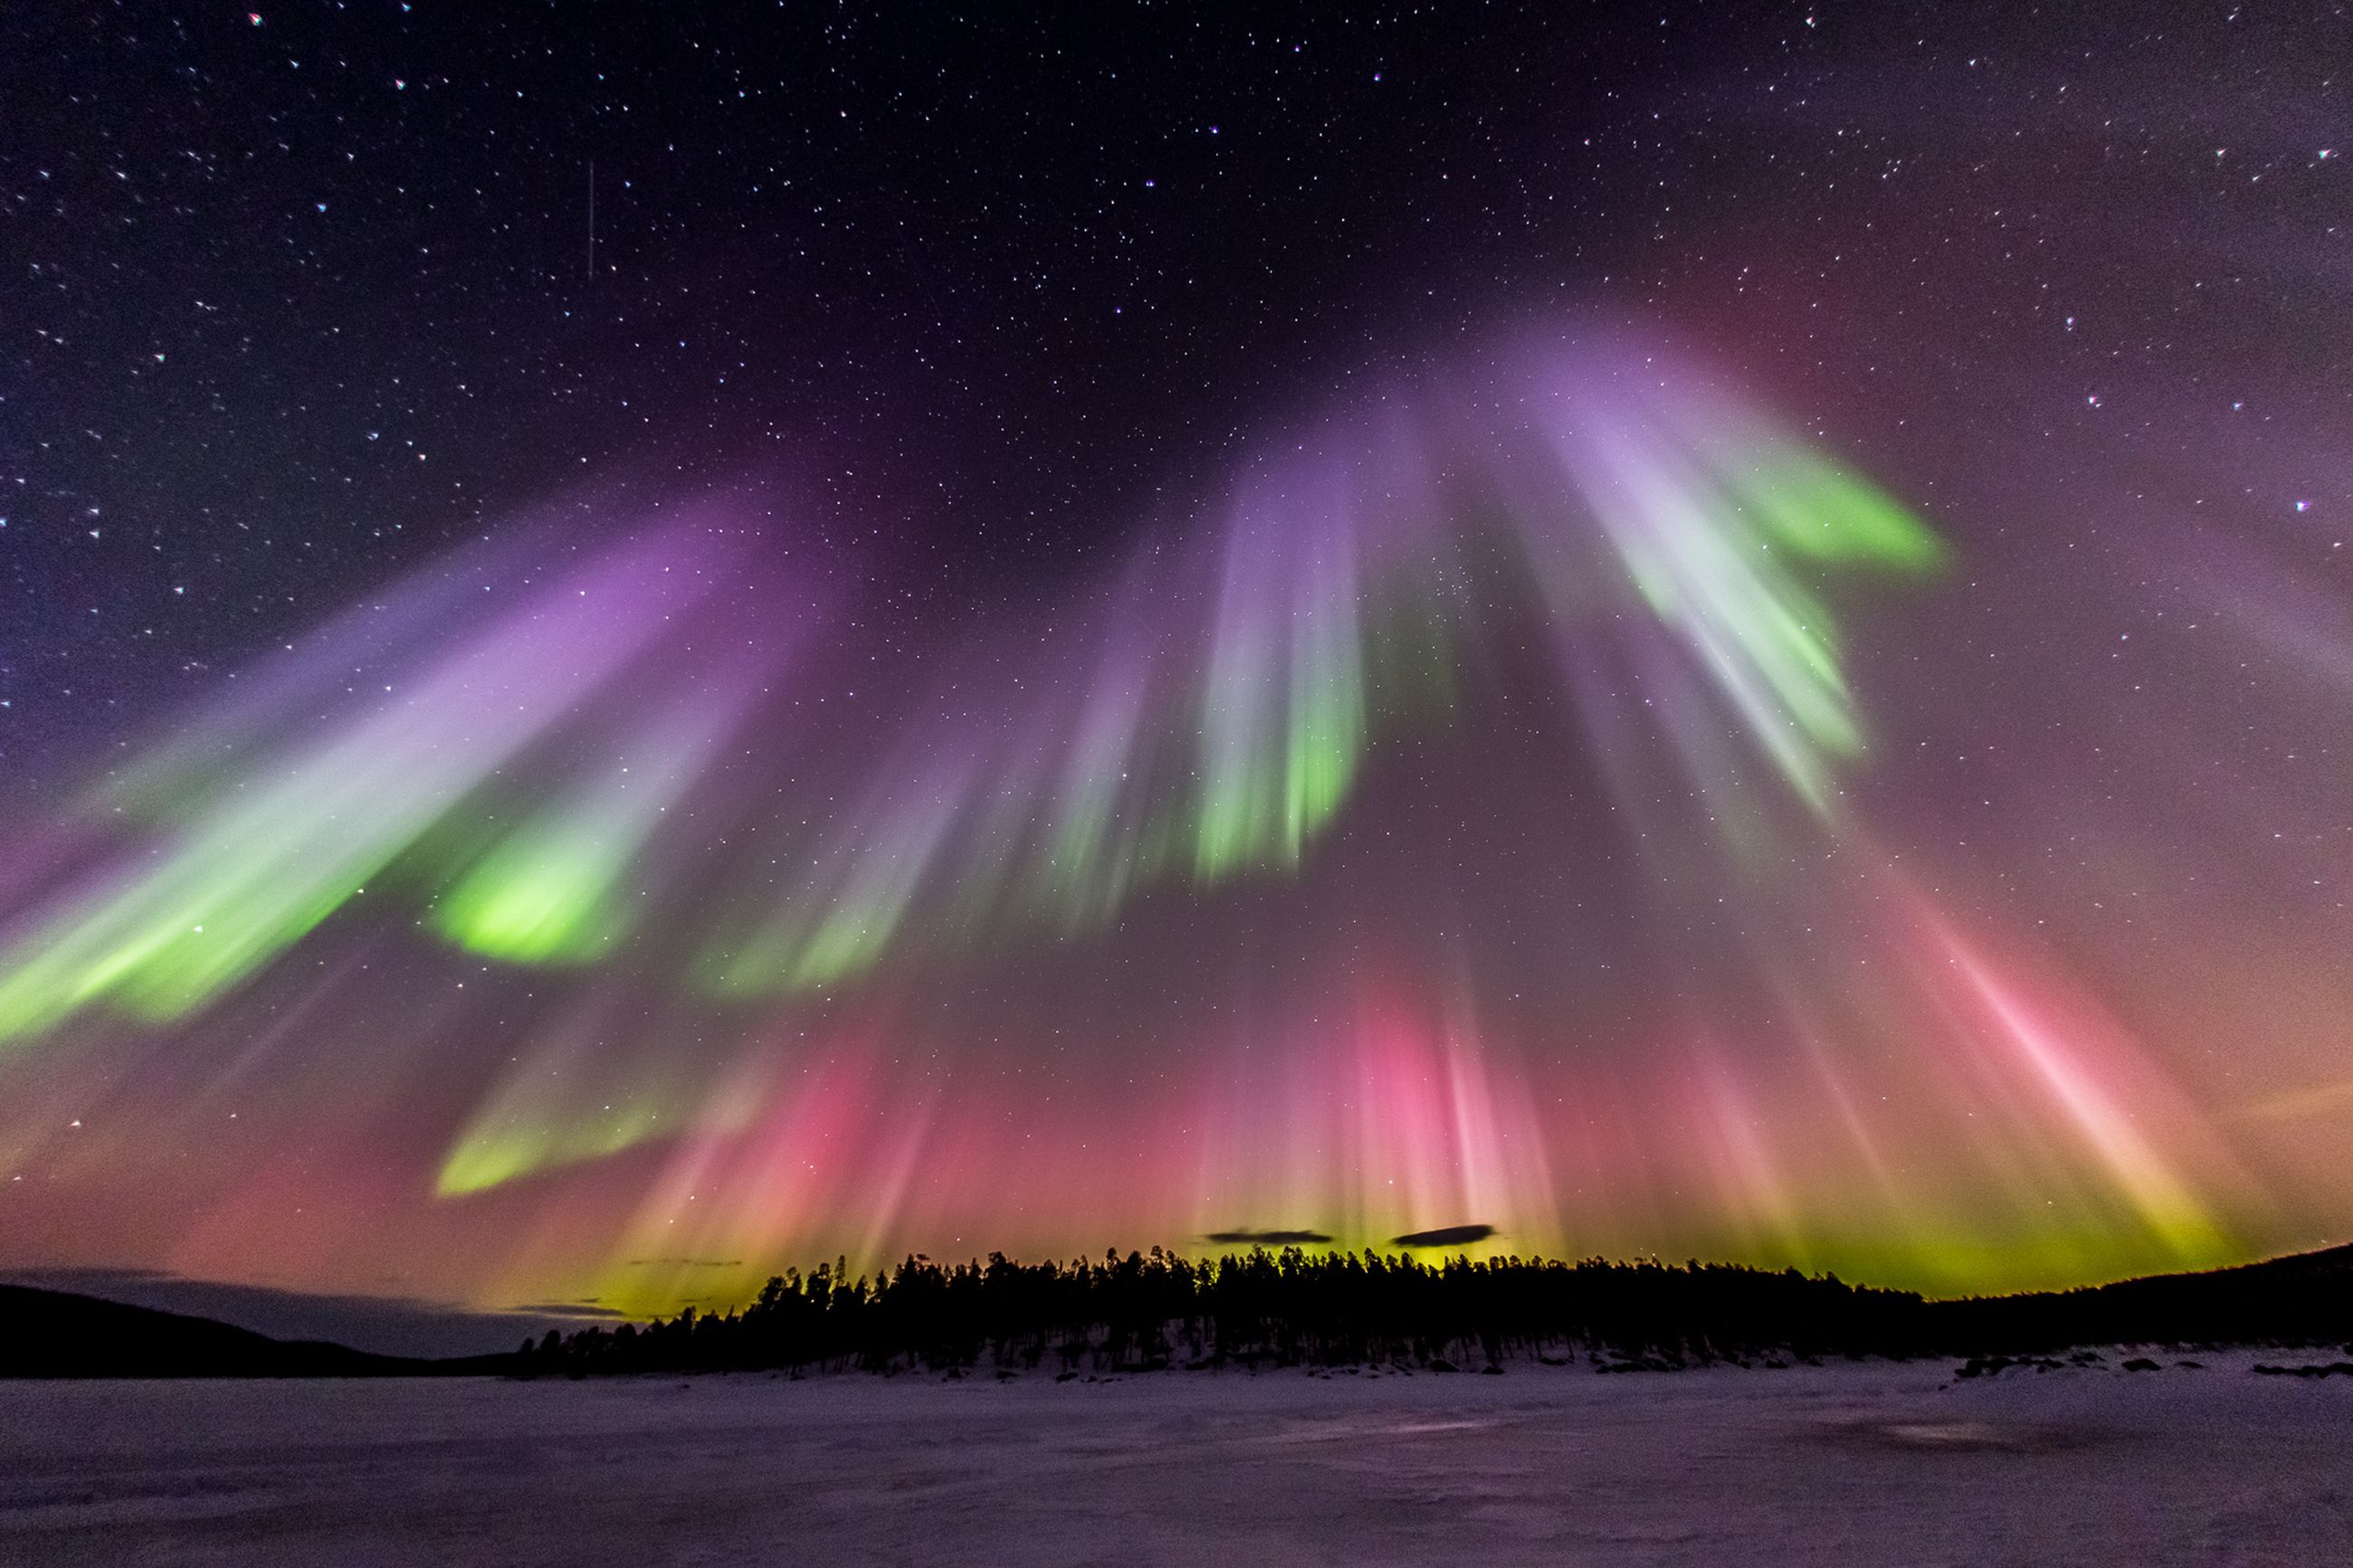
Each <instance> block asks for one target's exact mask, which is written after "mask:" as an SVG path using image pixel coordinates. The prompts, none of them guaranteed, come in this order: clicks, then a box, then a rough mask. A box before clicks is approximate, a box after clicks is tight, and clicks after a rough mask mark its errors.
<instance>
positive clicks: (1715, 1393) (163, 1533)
mask: <svg viewBox="0 0 2353 1568" xmlns="http://www.w3.org/2000/svg"><path fill="white" fill-rule="evenodd" d="M2130 1353H2132V1352H2107V1355H2106V1357H2105V1361H2104V1362H2103V1363H2101V1364H2100V1365H2097V1366H2094V1367H2083V1368H2075V1367H2070V1368H2066V1369H2063V1370H2051V1371H2036V1370H2034V1369H2032V1368H2027V1369H2017V1368H2013V1369H2011V1370H2009V1371H2007V1372H2004V1373H2000V1375H1998V1376H1993V1377H1976V1378H1970V1379H1966V1380H1958V1379H1956V1378H1955V1377H1954V1376H1953V1373H1954V1370H1955V1368H1954V1366H1953V1363H1909V1364H1887V1363H1836V1364H1831V1365H1827V1366H1822V1367H1794V1368H1790V1369H1788V1370H1782V1371H1770V1370H1764V1369H1757V1370H1741V1369H1737V1368H1717V1369H1713V1370H1708V1371H1704V1372H1703V1371H1694V1372H1684V1373H1630V1374H1626V1375H1619V1376H1600V1375H1597V1374H1595V1373H1593V1372H1591V1371H1590V1370H1588V1369H1587V1368H1585V1367H1583V1366H1577V1367H1547V1366H1536V1365H1528V1364H1518V1365H1514V1367H1513V1368H1512V1370H1511V1371H1510V1372H1509V1373H1506V1374H1505V1375H1504V1376H1500V1377H1492V1376H1480V1375H1472V1374H1461V1373H1458V1374H1454V1375H1444V1374H1431V1373H1420V1374H1414V1375H1405V1376H1400V1375H1397V1374H1382V1375H1374V1374H1369V1373H1356V1374H1350V1373H1335V1374H1331V1375H1320V1374H1309V1373H1302V1372H1299V1371H1296V1370H1293V1371H1287V1372H1282V1373H1261V1374H1258V1375H1254V1376H1253V1375H1249V1374H1244V1373H1160V1374H1155V1375H1146V1376H1140V1377H1128V1378H1122V1379H1117V1380H1113V1381H1110V1382H1107V1383H1090V1382H1085V1381H1078V1382H1071V1383H1060V1384H1058V1383H1056V1382H1054V1381H1052V1380H1051V1379H1050V1378H1046V1377H1041V1376H1031V1377H1027V1378H1023V1379H1020V1380H1018V1381H1014V1382H1010V1383H1001V1382H997V1381H995V1380H993V1379H987V1378H979V1379H973V1380H970V1381H961V1382H942V1381H939V1380H936V1379H931V1378H921V1379H918V1378H913V1377H901V1378H896V1379H889V1380H884V1379H878V1378H871V1377H866V1376H854V1375H853V1376H837V1377H817V1378H810V1379H808V1380H807V1381H793V1380H791V1379H786V1378H773V1379H772V1378H770V1377H768V1376H766V1375H765V1374H760V1375H736V1376H728V1377H717V1376H713V1377H700V1378H691V1379H680V1378H647V1379H642V1380H615V1381H606V1382H591V1383H581V1384H574V1383H564V1382H554V1383H534V1384H512V1383H504V1382H496V1381H490V1380H447V1381H383V1382H325V1381H322V1382H295V1383H244V1384H237V1383H211V1382H190V1383H111V1384H109V1383H80V1384H69V1383H50V1384H13V1385H0V1562H4V1563H10V1564H26V1565H28V1568H29V1565H36V1564H47V1563H132V1564H142V1563H159V1564H160V1563H171V1564H183V1563H191V1564H193V1563H204V1564H214V1563H219V1564H231V1563H233V1564H237V1565H238V1568H256V1565H268V1564H278V1563H305V1564H309V1563H332V1564H337V1565H338V1568H367V1565H374V1564H400V1565H401V1568H415V1565H418V1564H438V1563H447V1564H475V1563H509V1564H548V1565H551V1568H553V1565H558V1564H560V1565H562V1568H593V1565H596V1564H604V1563H612V1564H617V1565H627V1568H649V1565H653V1564H663V1563H712V1564H726V1565H728V1568H753V1565H756V1564H767V1563H825V1564H828V1568H831V1565H837V1564H854V1563H1069V1564H1082V1563H1084V1564H1105V1565H1110V1564H1117V1565H1119V1568H1136V1565H1142V1564H1161V1563H1170V1564H1174V1563H1187V1564H1207V1565H1211V1568H1252V1565H1256V1564H1261V1563H1281V1564H1291V1563H1299V1564H1322V1563H1331V1564H1348V1565H1350V1568H1361V1565H1366V1564H1380V1563H1551V1564H1562V1563H1639V1564H1652V1563H1659V1564H1667V1563H1672V1564H1686V1563H1687V1564H1694V1565H1699V1564H1704V1565H1706V1568H1723V1565H1726V1564H1739V1563H1774V1564H1807V1563H1907V1564H1919V1565H1924V1568H1925V1565H1932V1564H1939V1563H1945V1564H1960V1563H1971V1564H1975V1563H1986V1564H1995V1563H2000V1564H2022V1563H2035V1564H2068V1563H2082V1564H2099V1565H2101V1568H2109V1565H2113V1564H2118V1563H2131V1564H2136V1565H2139V1568H2157V1565H2160V1564H2170V1563H2200V1564H2207V1563H2213V1564H2231V1565H2232V1568H2263V1565H2269V1564H2279V1565H2288V1564H2293V1565H2295V1568H2309V1565H2312V1564H2339V1563H2353V1377H2331V1378H2326V1379H2320V1378H2296V1377H2284V1376H2269V1375H2259V1374H2257V1373H2254V1372H2253V1370H2252V1368H2253V1363H2255V1362H2258V1361H2266V1360H2268V1361H2271V1362H2274V1363H2276V1362H2280V1361H2287V1362H2291V1363H2293V1362H2299V1361H2302V1360H2306V1359H2309V1358H2306V1357H2305V1356H2303V1355H2301V1354H2300V1353H2298V1352H2284V1353H2283V1352H2271V1353H2270V1354H2269V1355H2268V1356H2266V1355H2259V1354H2252V1353H2245V1352H2233V1353H2217V1354H2205V1355H2195V1356H2185V1355H2183V1354H2182V1353H2180V1352H2150V1353H2151V1354H2152V1355H2153V1356H2154V1358H2155V1359H2156V1360H2158V1362H2159V1363H2161V1364H2160V1368H2159V1370H2156V1371H2142V1372H2126V1371H2124V1370H2122V1363H2123V1361H2124V1359H2125V1357H2126V1355H2127V1354H2130ZM2185 1359H2195V1360H2199V1361H2202V1362H2203V1363H2205V1365H2204V1366H2203V1367H2202V1368H2194V1369H2193V1368H2189V1367H2184V1366H2182V1365H2180V1364H2179V1363H2180V1362H2182V1361H2183V1360H2185ZM2322 1359H2327V1358H2322Z"/></svg>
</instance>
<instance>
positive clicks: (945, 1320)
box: [515, 1247, 2353, 1377]
mask: <svg viewBox="0 0 2353 1568" xmlns="http://www.w3.org/2000/svg"><path fill="white" fill-rule="evenodd" d="M2348 1337H2353V1248H2337V1249H2334V1250H2333V1251H2331V1252H2327V1253H2316V1254H2307V1255H2305V1256H2303V1257H2301V1258H2278V1259H2274V1260H2272V1261H2270V1262H2268V1263H2262V1264H2254V1265H2250V1266H2248V1267H2246V1268H2235V1269H2224V1270H2219V1271H2216V1272H2212V1273H2206V1274H2189V1275H2168V1276H2159V1277H2156V1278H2152V1279H2137V1280H2127V1281H2124V1282H2121V1283H2119V1284H2116V1285H2108V1286H2102V1287H2098V1288H2095V1289H2084V1290H2073V1291H2066V1292H2057V1293H2052V1292H2043V1293H2035V1294H2029V1295H2019V1296H2008V1297H1997V1298H1973V1299H1969V1300H1957V1301H1931V1300H1926V1299H1924V1298H1923V1297H1921V1296H1919V1295H1918V1294H1916V1293H1915V1292H1912V1291H1907V1290H1892V1289H1877V1288H1873V1287H1857V1286H1852V1285H1849V1284H1847V1283H1846V1282H1844V1281H1843V1280H1841V1279H1839V1278H1838V1277H1837V1276H1836V1275H1832V1274H1824V1275H1807V1274H1803V1273H1800V1272H1799V1270H1797V1269H1795V1268H1789V1269H1784V1270H1781V1271H1778V1272H1775V1271H1770V1270H1766V1269H1759V1268H1747V1267H1744V1266H1740V1265H1736V1264H1713V1263H1711V1264H1703V1263H1699V1262H1696V1261H1694V1262H1691V1263H1687V1264H1684V1265H1682V1266H1680V1267H1677V1266H1673V1265H1666V1264H1661V1263H1657V1262H1649V1261H1646V1262H1632V1263H1626V1262H1611V1261H1607V1260H1604V1259H1601V1258H1588V1259H1586V1260H1584V1261H1582V1262H1575V1263H1569V1262H1561V1261H1555V1260H1547V1259H1544V1258H1529V1259H1522V1258H1491V1259H1487V1260H1484V1261H1478V1262H1474V1261H1472V1260H1471V1259H1470V1258H1467V1257H1461V1256H1458V1257H1455V1258H1448V1259H1445V1260H1443V1261H1440V1262H1434V1263H1431V1262H1423V1261H1421V1260H1419V1259H1417V1258H1412V1257H1410V1256H1408V1255H1402V1254H1397V1255H1383V1254H1381V1253H1378V1252H1376V1251H1371V1250H1367V1251H1365V1252H1362V1253H1349V1252H1314V1253H1311V1252H1308V1251H1306V1250H1305V1249H1303V1248H1301V1247H1283V1248H1282V1249H1280V1250H1269V1249H1267V1248H1264V1247H1258V1248H1253V1249H1252V1250H1250V1251H1249V1252H1246V1253H1240V1254H1228V1255H1225V1256H1222V1257H1218V1258H1205V1259H1194V1258H1187V1257H1184V1256H1182V1255H1180V1254H1177V1253H1174V1252H1169V1251H1166V1250H1164V1249H1162V1248H1160V1247H1154V1248H1153V1249H1152V1250H1151V1251H1150V1252H1149V1253H1139V1252H1130V1253H1129V1254H1127V1256H1125V1257H1124V1258H1123V1257H1120V1256H1119V1255H1118V1254H1117V1253H1116V1252H1108V1253H1106V1254H1104V1256H1103V1258H1102V1259H1101V1260H1100V1261H1095V1260H1090V1259H1086V1258H1078V1259H1073V1260H1071V1262H1068V1263H1057V1262H1044V1263H1019V1262H1016V1261H1014V1260H1012V1259H1010V1258H1007V1257H1005V1256H1004V1255H1003V1254H1002V1253H991V1254H990V1255H989V1258H988V1259H987V1262H985V1263H983V1262H980V1261H977V1260H975V1261H971V1262H966V1263H960V1264H955V1265H953V1266H946V1265H942V1264H940V1263H937V1262H934V1261H933V1260H932V1259H930V1258H925V1257H923V1256H920V1255H918V1256H915V1257H911V1258H908V1259H906V1260H905V1261H904V1262H903V1263H902V1264H901V1265H900V1266H899V1267H898V1268H896V1269H885V1270H883V1271H881V1273H879V1274H878V1275H876V1276H874V1277H872V1278H869V1277H867V1276H864V1275H859V1276H855V1277H853V1276H852V1275H851V1273H850V1271H849V1268H848V1267H847V1266H846V1264H845V1263H843V1262H840V1261H837V1262H836V1263H834V1264H832V1265H829V1266H828V1265H820V1266H819V1267H818V1268H815V1269H814V1270H812V1271H810V1272H808V1273H806V1274H804V1273H802V1272H800V1271H799V1270H798V1269H790V1270H787V1271H786V1273H784V1274H782V1275H779V1276H776V1278H774V1279H770V1280H769V1281H768V1282H767V1283H766V1285H765V1286H764V1287H763V1288H762V1289H761V1290H760V1292H759V1295H758V1296H757V1298H755V1299H754V1300H753V1301H752V1302H751V1303H750V1304H749V1305H748V1306H746V1307H744V1308H743V1309H742V1310H731V1311H728V1312H725V1313H723V1314H709V1313H697V1312H696V1311H695V1310H693V1309H692V1308H688V1309H687V1310H684V1311H682V1312H681V1313H680V1314H679V1315H678V1316H677V1317H675V1318H672V1319H670V1320H667V1321H655V1322H651V1323H649V1324H646V1325H644V1326H643V1327H639V1326H638V1325H635V1324H627V1323H625V1324H621V1325H618V1326H616V1327H611V1328H607V1327H602V1326H599V1327H596V1328H587V1329H583V1330H580V1331H577V1332H575V1333H572V1334H570V1335H565V1334H563V1333H560V1332H558V1331H554V1330H551V1331H548V1333H547V1335H546V1336H545V1337H544V1338H543V1339H542V1340H540V1341H539V1342H536V1343H533V1342H528V1341H527V1342H525V1343H524V1345H523V1347H522V1351H521V1352H520V1353H519V1354H518V1356H517V1358H516V1365H515V1370H517V1371H519V1372H521V1373H523V1374H524V1375H533V1376H535V1375H541V1374H547V1373H555V1374H563V1375H570V1376H581V1377H585V1376H588V1375H591V1374H596V1373H640V1372H665V1373H668V1372H748V1371H786V1370H789V1371H796V1372H797V1371H802V1370H849V1369H859V1370H863V1371H868V1372H876V1373H895V1372H907V1371H929V1372H934V1373H951V1374H963V1373H970V1372H973V1371H976V1370H981V1369H984V1368H986V1369H993V1370H997V1371H1002V1372H1027V1371H1039V1370H1046V1371H1050V1372H1053V1373H1057V1374H1060V1375H1070V1376H1078V1375H1081V1374H1082V1373H1084V1374H1100V1373H1113V1372H1150V1371H1161V1370H1166V1369H1171V1368H1189V1367H1198V1368H1208V1367H1243V1368H1253V1369H1255V1368H1261V1367H1295V1366H1309V1367H1314V1366H1374V1367H1396V1368H1404V1369H1414V1370H1432V1371H1453V1370H1458V1369H1462V1370H1468V1369H1474V1368H1475V1369H1477V1370H1480V1371H1486V1370H1490V1369H1493V1370H1501V1369H1502V1367H1503V1365H1504V1363H1506V1362H1509V1361H1511V1360H1514V1359H1515V1358H1536V1359H1540V1360H1545V1361H1550V1362H1567V1361H1570V1360H1574V1359H1578V1358H1582V1359H1584V1360H1585V1361H1587V1362H1588V1363H1590V1364H1592V1365H1594V1366H1595V1367H1597V1368H1599V1369H1600V1370H1604V1371H1612V1370H1627V1371H1632V1370H1664V1369H1670V1368H1674V1367H1680V1366H1688V1365H1694V1364H1701V1365H1704V1364H1707V1363H1715V1362H1732V1363H1740V1364H1757V1363H1763V1364H1767V1365H1771V1364H1786V1363H1787V1362H1788V1361H1789V1360H1791V1359H1799V1360H1812V1359H1818V1358H1820V1357H1822V1356H1827V1355H1841V1356H1863V1355H1878V1356H1889V1357H1911V1356H1923V1355H1940V1356H1941V1355H1955V1354H1963V1355H1986V1354H1997V1353H2001V1354H2028V1353H2035V1352H2048V1351H2052V1350H2057V1349H2063V1348H2066V1347H2068V1346H2071V1345H2083V1344H2094V1343H2125V1342H2183V1343H2216V1342H2279V1343H2289V1342H2293V1343H2317V1342H2324V1341H2329V1340H2341V1339H2345V1338H2348Z"/></svg>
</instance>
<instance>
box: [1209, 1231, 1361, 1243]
mask: <svg viewBox="0 0 2353 1568" xmlns="http://www.w3.org/2000/svg"><path fill="white" fill-rule="evenodd" d="M1203 1239H1204V1240H1208V1241H1213V1242H1216V1243H1217V1244H1218V1245H1219V1247H1316V1246H1321V1245H1322V1244H1323V1243H1324V1242H1327V1241H1329V1240H1331V1239H1332V1238H1331V1237H1328V1236H1326V1235H1324V1233H1323V1232H1322V1231H1320V1230H1213V1231H1211V1232H1210V1233H1209V1234H1208V1236H1207V1237H1204V1238H1203Z"/></svg>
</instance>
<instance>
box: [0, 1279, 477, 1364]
mask: <svg viewBox="0 0 2353 1568" xmlns="http://www.w3.org/2000/svg"><path fill="white" fill-rule="evenodd" d="M510 1360H511V1358H509V1357H506V1356H470V1357H465V1358H462V1359H459V1360H456V1361H417V1360H414V1359H411V1358H409V1357H406V1356H387V1355H372V1354H370V1353H369V1352H365V1351H355V1350H351V1349H349V1348H347V1347H345V1346H343V1345H334V1344H327V1343H324V1342H320V1341H316V1340H273V1339H271V1338H269V1336H268V1335H266V1334H257V1333H254V1332H252V1331H249V1330H246V1329H239V1328H233V1327H231V1326H230V1325H228V1324H227V1323H216V1322H215V1321H212V1320H211V1319H210V1318H191V1317H186V1316H184V1315H182V1314H180V1313H178V1312H159V1311H157V1310H154V1309H153V1308H150V1307H128V1306H124V1305H123V1304H122V1303H121V1302H120V1301H107V1300H100V1298H98V1297H96V1296H78V1295H75V1294H73V1293H72V1292H70V1291H66V1290H39V1289H33V1288H32V1287H30V1286H26V1285H0V1378H26V1377H417V1376H446V1375H450V1374H453V1373H454V1374H462V1373H488V1372H502V1371H506V1370H508V1369H509V1363H510Z"/></svg>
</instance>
